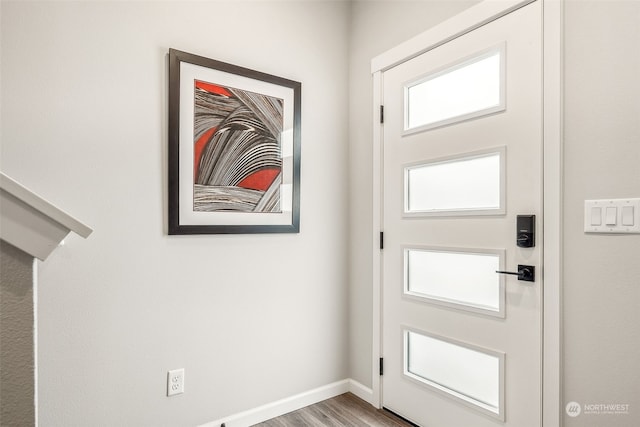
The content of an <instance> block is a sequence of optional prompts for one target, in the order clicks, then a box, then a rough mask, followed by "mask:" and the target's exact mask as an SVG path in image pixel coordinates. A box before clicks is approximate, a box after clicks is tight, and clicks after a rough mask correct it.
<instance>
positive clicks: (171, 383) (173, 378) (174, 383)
mask: <svg viewBox="0 0 640 427" xmlns="http://www.w3.org/2000/svg"><path fill="white" fill-rule="evenodd" d="M180 393H184V368H182V369H174V370H172V371H169V372H168V374H167V396H173V395H176V394H180Z"/></svg>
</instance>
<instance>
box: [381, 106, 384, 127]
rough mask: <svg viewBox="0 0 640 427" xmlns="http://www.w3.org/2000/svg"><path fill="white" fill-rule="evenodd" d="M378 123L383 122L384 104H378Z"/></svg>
mask: <svg viewBox="0 0 640 427" xmlns="http://www.w3.org/2000/svg"><path fill="white" fill-rule="evenodd" d="M380 123H384V105H381V106H380Z"/></svg>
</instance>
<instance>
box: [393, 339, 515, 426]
mask: <svg viewBox="0 0 640 427" xmlns="http://www.w3.org/2000/svg"><path fill="white" fill-rule="evenodd" d="M503 369H504V354H502V353H498V352H493V351H490V350H486V349H480V348H478V347H475V346H471V345H468V344H463V343H459V342H454V341H451V340H445V339H440V338H439V337H435V336H430V335H429V334H426V333H424V332H417V331H412V330H405V375H406V376H408V377H409V378H411V379H413V380H416V381H419V382H420V383H422V384H424V385H426V386H429V387H432V388H434V389H436V390H437V391H439V392H442V393H444V394H445V395H447V396H449V397H452V398H455V399H457V400H460V401H462V402H464V403H465V404H467V405H470V406H473V407H476V408H477V409H481V410H483V411H486V412H488V413H490V414H492V415H495V416H498V417H502V415H503V414H502V397H503V390H502V383H503V381H502V379H503Z"/></svg>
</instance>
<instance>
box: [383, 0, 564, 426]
mask: <svg viewBox="0 0 640 427" xmlns="http://www.w3.org/2000/svg"><path fill="white" fill-rule="evenodd" d="M533 1H541V2H542V8H543V19H542V21H543V24H542V25H543V29H542V30H543V114H542V116H543V130H542V133H543V224H542V236H543V239H542V258H543V265H544V266H545V267H544V271H543V272H542V274H544V289H543V297H542V298H543V305H542V319H543V327H542V335H543V338H542V379H541V380H542V425H544V426H545V427H561V426H562V424H563V423H562V420H563V405H562V376H561V375H562V360H563V358H562V323H561V319H562V317H561V308H562V306H561V303H562V293H561V287H560V284H561V279H562V234H561V233H562V200H563V193H562V189H563V185H562V184H563V169H562V165H563V160H562V159H563V156H562V154H563V146H562V141H563V97H562V93H563V67H562V64H563V59H562V57H563V9H564V0H502V1H491V0H485V1H483V2H481V3H479V4H477V5H475V6H473V7H471V8H469V9H467V10H465V11H464V12H462V13H460V14H458V15H456V16H454V17H452V18H450V19H449V20H447V21H445V22H443V23H441V24H439V25H437V26H435V27H433V28H431V29H429V30H427V31H425V32H424V33H422V34H419V35H418V36H416V37H414V38H412V39H410V40H408V41H406V42H404V43H402V44H400V45H398V46H396V47H394V48H392V49H390V50H388V51H387V52H384V53H382V54H381V55H379V56H376V57H375V58H373V59H372V61H371V73H372V75H373V106H372V117H373V221H372V236H374V238H373V245H372V264H373V286H372V291H373V307H372V310H373V311H372V315H373V316H372V318H373V336H372V361H371V363H372V401H371V403H372V404H373V405H374V406H375V407H377V408H380V406H381V402H382V389H381V385H380V375H379V360H380V355H381V351H382V346H381V322H382V316H381V302H382V301H381V296H382V293H381V292H382V289H381V279H382V274H381V267H382V261H381V250H380V246H379V241H378V239H377V238H376V237H377V236H378V234H379V233H380V232H381V231H383V230H382V224H383V223H382V209H383V205H382V203H383V198H382V179H383V176H382V134H383V133H382V129H383V128H382V126H383V125H382V124H381V123H380V114H381V112H380V106H381V105H382V104H383V103H382V88H383V85H382V84H383V82H382V80H383V73H384V72H385V71H386V70H388V69H390V68H393V67H394V66H396V65H398V64H401V63H403V62H405V61H408V60H409V59H412V58H414V57H416V56H418V55H420V54H422V53H425V52H428V51H429V50H432V49H434V48H436V47H438V46H440V45H442V44H444V43H446V42H448V41H450V40H453V39H455V38H456V37H459V36H461V35H462V34H466V33H468V32H470V31H472V30H474V29H476V28H478V27H480V26H482V25H484V24H486V23H488V22H491V21H493V20H495V19H497V18H500V17H501V16H504V15H506V14H508V13H509V12H511V11H513V10H516V9H519V8H521V7H523V6H526V5H527V4H529V3H532V2H533Z"/></svg>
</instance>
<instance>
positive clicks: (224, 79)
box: [168, 49, 301, 234]
mask: <svg viewBox="0 0 640 427" xmlns="http://www.w3.org/2000/svg"><path fill="white" fill-rule="evenodd" d="M300 103H301V84H300V83H299V82H296V81H292V80H288V79H285V78H282V77H277V76H273V75H270V74H265V73H262V72H259V71H254V70H250V69H247V68H243V67H239V66H236V65H231V64H227V63H224V62H220V61H216V60H213V59H208V58H203V57H201V56H197V55H193V54H190V53H186V52H181V51H179V50H175V49H170V50H169V158H168V161H169V164H168V166H169V203H168V208H169V212H168V220H169V234H229V233H297V232H299V230H300Z"/></svg>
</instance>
